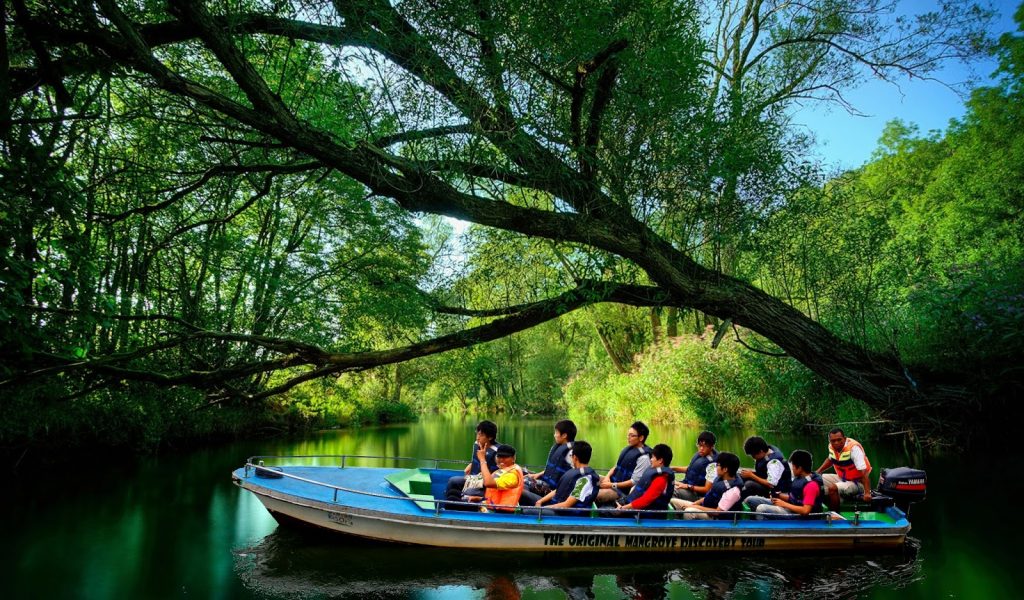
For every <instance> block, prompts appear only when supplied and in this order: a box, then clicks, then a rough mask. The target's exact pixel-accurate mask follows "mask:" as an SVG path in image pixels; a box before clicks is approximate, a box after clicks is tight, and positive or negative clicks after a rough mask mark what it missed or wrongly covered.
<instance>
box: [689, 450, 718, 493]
mask: <svg viewBox="0 0 1024 600" xmlns="http://www.w3.org/2000/svg"><path fill="white" fill-rule="evenodd" d="M716 462H718V450H712V451H711V454H709V455H707V456H701V455H700V452H697V453H696V454H694V455H693V458H691V459H690V465H689V466H688V467H686V476H685V477H683V483H688V484H690V485H696V486H702V485H704V484H705V483H707V480H708V465H711V464H714V463H716Z"/></svg>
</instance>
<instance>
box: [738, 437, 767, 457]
mask: <svg viewBox="0 0 1024 600" xmlns="http://www.w3.org/2000/svg"><path fill="white" fill-rule="evenodd" d="M743 453H744V454H746V455H747V456H749V457H750V458H752V459H754V460H761V459H762V458H764V455H765V454H767V453H768V442H766V441H764V438H763V437H760V436H756V435H752V436H750V437H748V438H747V441H745V442H743Z"/></svg>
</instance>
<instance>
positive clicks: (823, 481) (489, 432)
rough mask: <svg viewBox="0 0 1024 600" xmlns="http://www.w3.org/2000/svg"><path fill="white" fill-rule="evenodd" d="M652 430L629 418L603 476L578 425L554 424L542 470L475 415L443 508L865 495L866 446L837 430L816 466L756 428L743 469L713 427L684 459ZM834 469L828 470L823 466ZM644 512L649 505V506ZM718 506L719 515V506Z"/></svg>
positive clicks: (552, 509)
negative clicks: (465, 460) (679, 462)
mask: <svg viewBox="0 0 1024 600" xmlns="http://www.w3.org/2000/svg"><path fill="white" fill-rule="evenodd" d="M650 433H651V432H650V428H649V427H648V426H647V425H646V424H644V423H643V422H642V421H636V422H635V423H633V424H632V425H630V427H629V429H628V430H627V432H626V447H625V448H623V449H622V451H621V452H620V453H619V458H618V460H617V461H616V463H615V466H614V467H613V468H612V469H611V470H610V471H608V473H607V474H605V475H603V476H602V475H600V474H598V473H597V471H595V470H594V469H593V468H591V466H590V459H591V456H592V455H593V448H592V447H591V445H590V444H589V443H588V442H586V441H583V440H577V439H576V434H577V429H576V424H575V423H573V422H572V421H570V420H567V419H566V420H561V421H558V422H557V423H555V426H554V444H552V446H551V450H550V451H549V452H548V459H547V463H546V464H545V465H544V469H543V470H541V471H538V472H535V473H530V472H528V471H527V470H525V469H524V468H523V467H521V466H519V464H518V463H517V462H516V449H515V448H513V447H512V446H510V445H508V444H502V443H500V442H498V441H497V437H498V426H497V425H496V424H494V423H493V422H491V421H481V422H480V423H479V424H478V425H477V428H476V440H475V442H474V443H473V456H472V459H471V462H470V464H469V465H467V466H466V468H465V471H464V475H462V476H458V477H452V478H451V479H450V480H449V481H448V485H447V489H446V492H445V494H446V499H447V500H448V503H447V505H446V506H447V508H449V509H454V510H480V511H483V512H488V511H491V510H497V511H504V512H512V511H515V510H522V511H524V512H528V513H536V512H540V513H542V514H559V515H585V514H590V509H591V508H594V507H597V508H604V509H611V510H606V511H601V514H602V515H603V516H623V515H626V514H630V515H632V514H636V513H635V511H645V512H643V513H640V514H641V515H642V516H650V517H658V516H662V517H663V516H664V514H665V513H664V512H659V511H668V510H669V509H670V507H671V508H672V509H674V510H677V511H681V512H682V514H683V517H684V518H686V519H708V518H715V517H719V516H723V515H722V514H721V513H724V512H730V513H731V512H735V511H741V510H744V506H745V507H746V509H747V510H750V511H752V512H753V513H754V514H755V516H757V517H758V518H769V517H775V518H780V517H781V518H785V517H789V518H799V517H804V518H808V517H813V516H815V515H821V514H823V513H824V511H825V509H826V507H827V508H828V510H832V511H836V510H839V504H840V502H841V501H842V500H843V499H861V500H864V501H865V502H869V501H870V500H871V480H870V473H871V463H870V461H868V458H867V455H866V454H865V452H864V447H863V446H862V445H861V444H860V443H859V442H858V441H857V440H854V439H853V438H849V437H847V436H846V434H845V433H844V432H843V430H842V429H839V428H835V429H833V430H832V431H830V432H829V433H828V447H827V457H826V458H825V460H824V462H822V463H821V465H820V466H819V467H818V468H817V469H814V468H813V457H812V455H811V453H810V452H808V451H807V450H794V451H793V452H792V453H791V454H790V455H789V458H788V459H787V458H786V457H785V455H784V454H783V453H782V451H781V450H780V449H779V448H778V447H777V446H775V445H772V444H769V443H768V442H767V441H765V440H764V438H762V437H760V436H751V437H749V438H747V439H746V441H745V442H744V443H743V453H744V454H746V455H747V456H749V457H750V458H751V459H752V460H753V461H754V467H753V468H752V469H751V468H741V467H740V458H739V456H738V455H737V454H735V453H733V452H728V451H721V452H720V451H718V449H717V448H716V442H717V439H716V437H715V434H714V433H712V432H710V431H704V432H701V433H700V435H698V436H697V447H696V452H695V453H694V454H693V456H692V457H691V458H690V461H689V463H688V464H687V465H686V466H674V465H673V464H672V459H673V452H672V448H671V447H670V446H668V445H667V444H656V445H655V446H654V447H651V446H649V445H648V444H647V440H648V438H649V436H650ZM830 468H831V469H833V470H834V472H833V473H825V471H826V470H828V469H830ZM648 511H649V512H648ZM716 513H718V514H716Z"/></svg>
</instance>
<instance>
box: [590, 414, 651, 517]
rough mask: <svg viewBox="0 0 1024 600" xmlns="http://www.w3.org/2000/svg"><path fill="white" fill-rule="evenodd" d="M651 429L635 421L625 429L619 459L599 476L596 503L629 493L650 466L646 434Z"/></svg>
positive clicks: (616, 498) (603, 502) (609, 502)
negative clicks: (606, 471) (598, 491)
mask: <svg viewBox="0 0 1024 600" xmlns="http://www.w3.org/2000/svg"><path fill="white" fill-rule="evenodd" d="M650 434H651V430H650V429H649V428H648V427H647V425H645V424H644V423H643V421H637V422H635V423H633V424H632V425H630V426H629V429H628V430H627V431H626V447H625V448H623V449H622V452H620V453H619V459H618V460H617V461H616V462H615V466H614V467H612V470H611V471H608V475H607V476H605V477H602V478H601V492H600V493H599V494H598V495H597V503H598V504H611V503H612V502H615V501H616V500H618V499H619V498H622V497H624V496H626V495H627V494H629V490H630V489H631V488H632V487H633V486H634V485H636V484H637V483H638V482H639V481H640V478H641V477H643V476H644V471H646V470H647V468H648V467H650V466H651V448H650V447H649V446H648V445H647V436H649V435H650Z"/></svg>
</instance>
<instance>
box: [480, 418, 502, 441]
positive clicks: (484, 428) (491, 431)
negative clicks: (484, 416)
mask: <svg viewBox="0 0 1024 600" xmlns="http://www.w3.org/2000/svg"><path fill="white" fill-rule="evenodd" d="M476 430H477V431H479V432H480V433H482V434H484V435H486V436H487V437H489V438H491V439H492V440H494V439H497V438H498V426H497V425H495V424H494V423H493V422H491V421H480V424H479V425H477V426H476Z"/></svg>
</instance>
